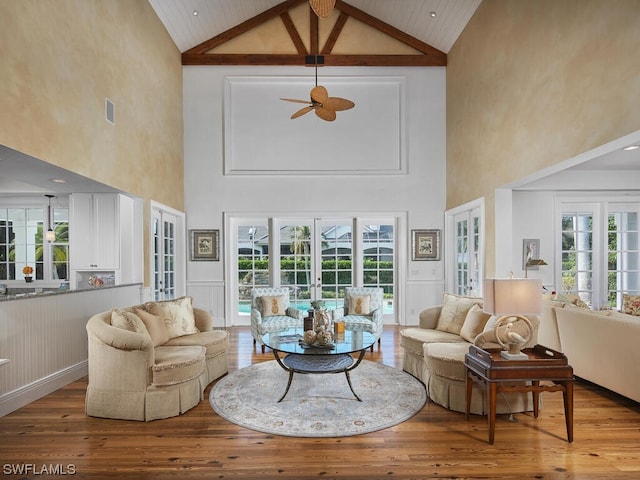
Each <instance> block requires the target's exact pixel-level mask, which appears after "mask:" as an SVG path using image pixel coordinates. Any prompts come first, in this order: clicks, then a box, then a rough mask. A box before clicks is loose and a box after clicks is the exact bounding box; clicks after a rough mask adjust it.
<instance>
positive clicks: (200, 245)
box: [189, 230, 220, 262]
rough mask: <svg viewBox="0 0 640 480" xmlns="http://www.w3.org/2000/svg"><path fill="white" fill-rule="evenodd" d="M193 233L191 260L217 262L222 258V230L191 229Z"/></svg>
mask: <svg viewBox="0 0 640 480" xmlns="http://www.w3.org/2000/svg"><path fill="white" fill-rule="evenodd" d="M189 233H190V235H191V261H196V262H197V261H201V262H217V261H218V260H220V230H189Z"/></svg>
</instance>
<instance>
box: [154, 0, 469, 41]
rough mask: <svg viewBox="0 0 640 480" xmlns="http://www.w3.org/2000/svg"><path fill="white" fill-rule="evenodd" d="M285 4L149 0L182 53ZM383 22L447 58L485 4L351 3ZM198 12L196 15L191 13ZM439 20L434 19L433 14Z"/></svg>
mask: <svg viewBox="0 0 640 480" xmlns="http://www.w3.org/2000/svg"><path fill="white" fill-rule="evenodd" d="M281 2H282V0H149V3H150V4H151V6H152V7H153V9H154V10H155V11H156V14H157V15H158V17H159V18H160V20H161V21H162V23H163V24H164V26H165V28H166V29H167V32H169V35H171V38H173V41H174V42H175V44H176V46H177V47H178V49H179V50H180V51H181V52H184V51H186V50H188V49H190V48H192V47H195V46H196V45H198V44H200V43H202V42H204V41H205V40H208V39H210V38H212V37H215V36H216V35H218V34H220V33H222V32H225V31H226V30H228V29H230V28H231V27H234V26H236V25H238V24H240V23H242V22H244V21H245V20H248V19H250V18H252V17H254V16H256V15H258V14H260V13H262V12H263V11H265V10H268V9H269V8H271V7H273V6H275V5H278V4H279V3H281ZM346 3H348V4H350V5H351V6H353V7H356V8H358V9H360V10H362V11H364V12H365V13H368V14H369V15H372V16H374V17H376V18H378V19H379V20H382V21H383V22H386V23H388V24H390V25H392V26H394V27H396V28H398V29H400V30H402V31H403V32H405V33H408V34H409V35H411V36H413V37H415V38H417V39H418V40H421V41H423V42H425V43H427V44H429V45H431V46H432V47H435V48H437V49H438V50H440V51H443V52H445V53H448V52H449V50H450V49H451V47H452V46H453V44H454V43H455V42H456V40H457V39H458V37H459V36H460V34H461V33H462V30H464V27H465V26H466V25H467V23H468V22H469V20H470V19H471V17H472V16H473V14H474V13H475V11H476V9H477V8H478V6H479V5H480V3H481V0H347V2H346ZM194 11H197V12H198V15H197V16H196V15H194V14H193V12H194ZM431 12H435V13H436V16H435V17H431V15H430V13H431Z"/></svg>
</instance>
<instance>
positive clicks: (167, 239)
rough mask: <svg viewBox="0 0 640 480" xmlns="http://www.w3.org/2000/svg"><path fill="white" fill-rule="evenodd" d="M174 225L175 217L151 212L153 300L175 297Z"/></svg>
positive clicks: (164, 213) (157, 211) (160, 212)
mask: <svg viewBox="0 0 640 480" xmlns="http://www.w3.org/2000/svg"><path fill="white" fill-rule="evenodd" d="M176 224H177V218H176V216H175V215H171V214H170V213H167V212H163V211H159V210H153V211H152V221H151V236H152V246H153V252H152V258H153V277H152V292H153V293H152V296H153V300H167V299H171V298H175V295H176Z"/></svg>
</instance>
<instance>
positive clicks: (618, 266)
mask: <svg viewBox="0 0 640 480" xmlns="http://www.w3.org/2000/svg"><path fill="white" fill-rule="evenodd" d="M638 217H639V212H638V209H637V208H635V207H634V206H628V205H611V206H610V209H609V215H608V222H607V224H608V225H607V230H608V231H607V304H608V305H609V306H610V307H612V308H616V309H620V308H622V296H623V294H625V293H629V294H633V295H637V294H638V293H639V291H640V286H639V285H638V283H639V278H640V262H639V259H640V258H639V257H640V244H639V241H640V236H639V230H638Z"/></svg>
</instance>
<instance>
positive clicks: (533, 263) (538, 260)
mask: <svg viewBox="0 0 640 480" xmlns="http://www.w3.org/2000/svg"><path fill="white" fill-rule="evenodd" d="M539 265H548V263H547V262H545V261H544V260H542V259H541V258H532V259H531V260H529V261H527V263H525V265H524V278H529V277H528V272H527V270H528V269H529V267H537V266H539Z"/></svg>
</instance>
